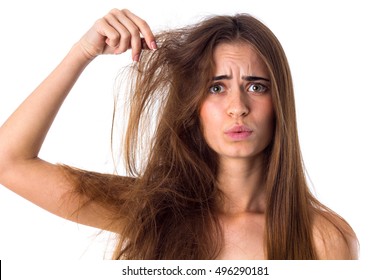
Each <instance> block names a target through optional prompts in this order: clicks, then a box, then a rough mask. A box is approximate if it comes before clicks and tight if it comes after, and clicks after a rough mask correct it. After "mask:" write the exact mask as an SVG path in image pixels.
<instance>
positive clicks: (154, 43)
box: [150, 41, 157, 50]
mask: <svg viewBox="0 0 390 280" xmlns="http://www.w3.org/2000/svg"><path fill="white" fill-rule="evenodd" d="M150 45H151V46H152V50H157V44H156V41H152V42H151V43H150Z"/></svg>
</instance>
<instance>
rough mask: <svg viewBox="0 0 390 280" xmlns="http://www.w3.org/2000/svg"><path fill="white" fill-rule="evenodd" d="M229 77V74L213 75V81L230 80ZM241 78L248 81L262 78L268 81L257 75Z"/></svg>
mask: <svg viewBox="0 0 390 280" xmlns="http://www.w3.org/2000/svg"><path fill="white" fill-rule="evenodd" d="M231 79H232V76H229V75H219V76H215V77H213V81H220V80H231ZM241 79H243V80H245V81H248V82H253V81H259V80H263V81H266V82H269V81H270V80H269V79H267V78H263V77H258V76H241Z"/></svg>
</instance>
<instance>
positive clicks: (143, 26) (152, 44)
mask: <svg viewBox="0 0 390 280" xmlns="http://www.w3.org/2000/svg"><path fill="white" fill-rule="evenodd" d="M122 11H123V13H124V14H125V15H126V16H127V17H128V18H129V19H130V20H131V21H132V22H134V23H135V24H136V26H137V27H138V29H139V32H140V33H141V34H142V36H144V38H145V41H146V43H147V45H148V47H149V49H151V50H155V49H157V44H156V39H155V37H154V35H153V32H152V30H151V29H150V27H149V25H148V23H147V22H146V21H145V20H143V19H142V18H140V17H138V16H137V15H135V14H133V13H132V12H130V11H129V10H127V9H124V10H122Z"/></svg>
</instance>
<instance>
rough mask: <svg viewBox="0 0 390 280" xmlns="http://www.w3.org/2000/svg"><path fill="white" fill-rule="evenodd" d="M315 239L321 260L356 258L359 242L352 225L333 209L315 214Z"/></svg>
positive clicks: (315, 245)
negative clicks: (332, 210)
mask: <svg viewBox="0 0 390 280" xmlns="http://www.w3.org/2000/svg"><path fill="white" fill-rule="evenodd" d="M313 240H314V247H315V250H316V253H317V257H318V258H319V259H320V260H356V259H358V257H359V242H358V239H357V237H356V234H355V232H354V231H353V229H352V227H351V226H350V225H349V224H348V223H347V222H346V221H345V220H344V219H343V218H342V217H340V216H339V215H337V214H336V213H333V212H331V211H320V212H317V213H316V214H315V215H314V221H313Z"/></svg>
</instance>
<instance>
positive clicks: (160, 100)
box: [0, 9, 357, 259]
mask: <svg viewBox="0 0 390 280" xmlns="http://www.w3.org/2000/svg"><path fill="white" fill-rule="evenodd" d="M128 49H132V57H133V60H134V61H135V62H137V63H135V64H133V67H132V69H131V75H130V76H129V82H130V87H129V88H130V90H129V92H128V95H129V96H128V100H126V103H125V104H126V105H127V106H128V120H127V127H126V133H125V134H124V141H123V143H124V149H123V154H124V157H125V162H126V167H127V173H128V174H127V176H117V175H110V174H98V173H94V172H90V171H83V170H79V169H76V168H72V167H69V166H65V165H53V164H50V163H48V162H45V161H43V160H41V159H40V158H39V157H38V154H39V150H40V147H41V145H42V143H43V141H44V138H45V136H46V134H47V132H48V130H49V128H50V125H51V123H52V121H53V120H54V118H55V116H56V113H57V112H58V110H59V109H60V107H61V104H62V102H63V101H64V99H65V98H66V96H67V94H68V93H69V91H70V90H71V88H72V86H73V84H74V83H75V82H76V80H77V79H78V77H79V75H80V74H81V73H82V72H83V70H84V69H85V67H86V66H87V65H88V64H89V62H91V61H92V60H93V59H94V58H95V57H97V56H98V55H101V54H120V53H123V52H125V51H127V50H128ZM142 49H144V50H142ZM153 120H154V121H156V127H155V128H154V127H153V126H151V125H150V124H151V121H153ZM0 143H1V144H0V155H1V158H0V183H1V184H3V185H5V186H7V187H9V188H10V189H11V190H13V191H15V192H16V193H18V194H20V195H21V196H23V197H25V198H27V199H29V200H31V201H32V202H34V203H36V204H37V205H39V206H41V207H43V208H45V209H47V210H48V211H51V212H52V213H55V214H57V215H59V216H61V217H64V218H67V219H69V220H73V221H75V222H78V223H82V224H85V225H89V226H94V227H97V228H101V229H104V230H109V231H113V232H116V233H118V243H117V248H116V251H115V253H114V256H113V258H115V259H355V258H357V239H356V236H355V234H354V232H353V230H352V229H351V227H350V226H349V225H348V224H347V223H346V222H345V221H344V220H343V219H342V218H341V217H339V216H338V215H337V214H335V213H334V212H332V211H331V210H330V209H328V208H326V207H325V206H324V205H322V204H321V203H320V202H319V201H317V200H316V199H315V198H314V197H313V196H312V195H311V193H310V192H309V189H308V187H307V183H306V181H305V177H304V170H303V164H302V160H301V155H300V149H299V143H298V135H297V128H296V118H295V107H294V97H293V88H292V81H291V75H290V71H289V68H288V63H287V59H286V57H285V55H284V52H283V49H282V47H281V46H280V43H279V42H278V40H277V39H276V37H275V36H274V35H273V33H272V32H271V31H270V30H269V29H268V28H267V27H266V26H264V25H263V24H262V23H261V22H259V21H258V20H256V19H254V18H253V17H251V16H249V15H237V16H232V17H230V16H219V17H212V18H209V19H206V20H204V21H202V22H200V23H199V24H197V25H194V26H189V27H186V28H183V29H177V30H172V31H167V32H162V33H161V34H158V35H157V36H156V37H155V36H154V34H153V33H152V31H151V30H150V28H149V26H148V24H147V23H146V22H145V21H144V20H142V19H140V18H139V17H137V16H136V15H134V14H133V13H131V12H130V11H128V10H116V9H115V10H112V11H111V12H110V13H109V14H107V15H106V16H105V17H103V18H102V19H99V20H98V21H97V22H96V23H95V24H94V25H93V27H92V28H91V29H90V30H89V31H88V32H87V33H86V34H85V35H84V36H83V37H82V38H81V39H80V41H79V42H77V43H76V44H75V45H74V46H73V48H72V49H71V50H70V52H69V53H68V55H67V56H66V57H65V58H64V60H63V61H62V62H61V63H60V64H59V66H58V67H57V68H56V69H55V70H54V71H53V72H52V73H51V74H50V75H49V77H48V78H47V79H46V80H45V81H44V82H43V83H42V84H41V85H40V86H39V87H38V88H37V89H36V90H35V91H34V92H33V93H32V94H31V95H30V96H29V97H28V98H27V99H26V101H25V102H24V103H23V104H22V105H21V106H20V107H19V108H18V109H17V110H16V111H15V113H14V114H12V115H11V117H10V118H9V119H8V120H7V121H6V122H5V123H4V125H3V126H2V127H1V129H0Z"/></svg>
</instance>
